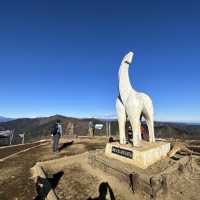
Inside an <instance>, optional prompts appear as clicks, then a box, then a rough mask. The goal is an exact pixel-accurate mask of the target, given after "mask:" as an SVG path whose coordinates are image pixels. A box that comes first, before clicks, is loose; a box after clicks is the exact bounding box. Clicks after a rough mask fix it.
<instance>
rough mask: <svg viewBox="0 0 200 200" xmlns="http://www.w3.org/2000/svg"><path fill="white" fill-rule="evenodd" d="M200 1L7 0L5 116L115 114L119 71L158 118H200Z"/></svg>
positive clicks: (2, 11)
mask: <svg viewBox="0 0 200 200" xmlns="http://www.w3.org/2000/svg"><path fill="white" fill-rule="evenodd" d="M199 10H200V3H199V1H183V0H180V1H174V0H173V1H172V0H171V1H156V0H155V1H147V0H146V1H142V0H140V1H139V0H138V1H133V0H130V1H120V0H119V1H116V0H115V1H103V0H101V1H97V0H91V1H87V0H85V1H82V0H79V1H76V0H74V1H66V0H65V1H64V0H60V1H55V0H54V1H44V0H34V1H27V0H24V1H20V0H19V1H15V0H13V1H9V0H8V1H4V2H1V6H0V27H1V31H0V75H1V76H0V77H1V78H0V92H1V94H0V115H3V116H9V117H33V116H48V115H53V114H56V113H58V114H63V115H67V116H75V117H90V116H100V117H102V116H107V117H109V116H113V115H115V98H116V96H117V95H118V75H117V73H118V68H119V64H120V62H121V59H122V57H123V56H124V54H126V53H127V52H128V51H133V52H134V53H135V59H134V62H133V64H132V66H131V67H130V77H131V82H132V84H134V87H135V88H136V89H137V90H138V91H143V92H146V93H148V94H149V95H150V96H151V97H152V99H153V103H154V107H155V118H156V119H157V120H168V121H174V120H177V121H200V78H199V75H200V21H199V20H200V12H199Z"/></svg>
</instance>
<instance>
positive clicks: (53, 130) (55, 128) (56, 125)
mask: <svg viewBox="0 0 200 200" xmlns="http://www.w3.org/2000/svg"><path fill="white" fill-rule="evenodd" d="M57 133H58V124H55V125H54V126H53V129H52V134H53V135H56V134H57Z"/></svg>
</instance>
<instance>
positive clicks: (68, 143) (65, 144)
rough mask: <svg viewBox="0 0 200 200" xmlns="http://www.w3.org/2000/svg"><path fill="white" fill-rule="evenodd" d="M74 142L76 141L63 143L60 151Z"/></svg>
mask: <svg viewBox="0 0 200 200" xmlns="http://www.w3.org/2000/svg"><path fill="white" fill-rule="evenodd" d="M73 143H74V141H71V142H65V143H63V144H62V145H61V146H60V148H59V151H62V150H63V149H65V148H66V147H68V146H70V145H72V144H73Z"/></svg>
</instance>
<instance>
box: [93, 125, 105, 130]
mask: <svg viewBox="0 0 200 200" xmlns="http://www.w3.org/2000/svg"><path fill="white" fill-rule="evenodd" d="M95 129H99V130H101V129H103V124H95Z"/></svg>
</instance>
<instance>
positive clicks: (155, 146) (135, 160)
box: [105, 141, 170, 169]
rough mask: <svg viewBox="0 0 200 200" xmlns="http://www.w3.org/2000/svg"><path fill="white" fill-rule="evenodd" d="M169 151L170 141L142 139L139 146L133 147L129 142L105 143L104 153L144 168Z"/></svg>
mask: <svg viewBox="0 0 200 200" xmlns="http://www.w3.org/2000/svg"><path fill="white" fill-rule="evenodd" d="M169 151H170V143H166V142H155V143H149V142H146V141H142V146H141V147H133V146H132V145H131V144H124V145H122V144H119V143H118V142H113V143H107V144H106V149H105V155H106V156H108V157H110V158H114V159H118V160H120V161H122V162H125V163H129V164H133V165H135V166H137V167H139V168H142V169H146V168H147V167H149V166H150V165H152V164H154V163H155V162H157V161H159V160H161V159H162V158H164V157H165V156H166V155H167V153H168V152H169Z"/></svg>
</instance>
